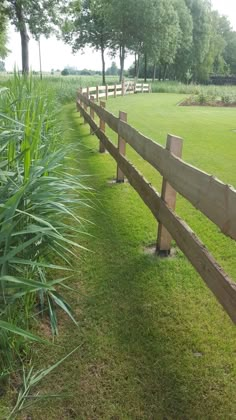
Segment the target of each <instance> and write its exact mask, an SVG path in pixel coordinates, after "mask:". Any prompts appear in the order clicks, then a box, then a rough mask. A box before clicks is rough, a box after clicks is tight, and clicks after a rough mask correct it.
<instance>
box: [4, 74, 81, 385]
mask: <svg viewBox="0 0 236 420" xmlns="http://www.w3.org/2000/svg"><path fill="white" fill-rule="evenodd" d="M45 86H46V85H45V84H41V83H40V82H39V81H36V80H34V79H33V78H32V77H29V78H27V79H26V78H22V77H20V76H19V75H18V74H17V73H16V74H15V75H14V77H13V78H11V79H10V81H9V82H8V84H7V86H5V87H1V88H0V148H1V153H0V270H1V272H0V313H1V321H0V370H1V378H2V379H3V378H5V377H6V376H7V375H8V374H9V373H10V372H12V371H13V370H14V369H15V366H16V363H17V360H18V359H21V360H22V358H24V357H25V355H26V354H27V345H26V344H25V338H29V339H31V340H32V339H36V337H35V336H34V335H32V333H30V332H29V330H30V328H32V327H34V323H35V319H37V315H41V317H42V316H44V317H47V318H48V319H49V320H50V324H51V330H52V334H53V335H55V334H57V332H58V326H57V312H56V308H57V307H60V308H61V309H62V310H64V311H65V312H66V314H67V315H68V316H69V317H70V318H71V319H72V320H73V321H74V322H75V323H76V320H75V319H74V316H73V313H72V310H71V307H70V305H69V304H68V303H67V302H66V301H65V299H64V297H63V292H61V290H63V288H68V285H67V283H65V282H66V280H68V279H69V277H70V276H71V271H72V268H71V260H72V258H73V257H74V256H75V254H76V253H77V249H78V248H79V245H78V235H79V233H80V232H81V231H83V222H82V221H81V220H79V219H78V217H77V216H76V215H75V212H74V209H75V207H77V206H78V205H79V204H83V195H84V193H85V188H83V186H82V185H81V183H80V178H79V176H78V175H75V174H73V176H72V175H71V174H70V170H69V168H67V164H66V162H67V159H66V155H67V152H68V149H67V148H66V147H65V145H63V144H62V140H61V138H62V134H63V133H62V132H61V131H60V129H59V125H58V119H57V113H56V111H55V110H56V108H58V103H57V102H56V101H55V92H54V91H53V90H52V91H51V93H50V89H45ZM60 273H61V274H60ZM58 285H59V286H60V293H59V292H58V289H57V286H58Z"/></svg>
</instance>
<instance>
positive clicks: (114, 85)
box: [114, 85, 116, 98]
mask: <svg viewBox="0 0 236 420" xmlns="http://www.w3.org/2000/svg"><path fill="white" fill-rule="evenodd" d="M114 98H116V85H114Z"/></svg>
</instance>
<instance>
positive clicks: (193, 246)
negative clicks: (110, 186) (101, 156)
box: [79, 105, 236, 323]
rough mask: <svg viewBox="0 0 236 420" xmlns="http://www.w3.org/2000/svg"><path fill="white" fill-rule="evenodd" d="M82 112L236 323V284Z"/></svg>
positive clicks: (85, 113)
mask: <svg viewBox="0 0 236 420" xmlns="http://www.w3.org/2000/svg"><path fill="white" fill-rule="evenodd" d="M79 106H80V105H79ZM81 113H82V114H83V116H84V118H86V120H87V122H88V123H89V124H90V125H91V126H92V128H93V131H94V132H96V135H97V137H98V138H99V140H100V141H101V142H102V143H103V144H104V146H105V148H106V149H107V150H108V152H109V153H110V154H111V155H112V157H113V158H114V159H115V160H116V162H117V163H118V165H119V167H120V168H121V170H122V171H123V173H124V174H125V176H126V177H127V178H128V180H129V182H130V184H131V185H132V186H133V187H134V189H135V190H136V191H137V192H138V194H139V195H140V197H141V198H142V199H143V201H144V203H145V204H146V205H147V206H148V208H149V209H150V210H151V212H152V214H153V215H154V217H155V218H156V219H157V220H158V221H159V222H160V223H163V225H165V226H166V227H167V229H168V231H169V232H170V234H171V235H172V237H173V238H174V239H175V241H176V243H177V245H178V246H179V248H180V249H181V250H182V251H183V252H184V254H185V255H186V257H187V258H188V260H189V261H190V262H191V264H192V265H193V267H194V268H195V269H196V271H197V272H198V273H199V274H200V276H201V277H202V279H203V280H204V281H205V283H206V285H207V286H208V287H209V288H210V290H211V291H212V292H213V293H214V295H215V296H216V298H217V299H218V301H219V302H220V304H221V305H222V306H223V308H224V309H225V311H226V312H227V313H228V315H229V316H230V318H231V319H232V321H233V322H234V323H236V284H235V283H234V282H233V281H232V280H231V279H230V277H229V276H228V275H227V274H226V273H225V272H224V271H223V269H222V268H221V267H220V266H219V265H218V264H217V262H216V261H215V259H214V257H213V256H212V255H211V254H210V253H209V252H208V250H207V249H206V247H205V246H204V245H203V244H202V242H201V241H200V240H199V238H198V237H197V236H196V235H195V234H194V232H193V231H192V230H191V229H190V227H189V226H188V225H187V224H186V223H185V222H184V221H183V220H181V219H180V218H179V217H178V216H176V215H175V213H174V212H173V211H172V210H171V209H169V208H168V206H167V205H166V204H165V202H164V201H163V200H162V199H161V197H160V196H159V194H158V193H157V191H156V190H155V189H154V188H153V187H152V186H151V184H150V183H149V182H148V181H146V179H145V178H144V177H143V176H142V175H141V174H140V173H139V171H138V170H137V169H136V168H135V167H134V166H133V165H132V164H131V163H130V162H129V161H128V160H127V159H126V157H125V156H122V155H121V154H120V153H119V151H118V149H117V148H116V146H115V145H114V144H113V143H112V142H111V141H110V140H109V138H108V137H107V136H106V134H105V133H103V132H102V131H101V130H100V129H99V127H98V126H97V125H96V123H95V122H94V121H93V120H92V119H91V118H90V116H89V115H88V113H87V112H86V111H84V109H83V108H82V107H81Z"/></svg>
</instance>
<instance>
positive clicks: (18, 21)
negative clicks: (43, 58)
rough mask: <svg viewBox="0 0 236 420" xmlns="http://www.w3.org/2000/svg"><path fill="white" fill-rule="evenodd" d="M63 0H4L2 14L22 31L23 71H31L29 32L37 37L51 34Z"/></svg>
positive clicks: (0, 6) (0, 11) (1, 6)
mask: <svg viewBox="0 0 236 420" xmlns="http://www.w3.org/2000/svg"><path fill="white" fill-rule="evenodd" d="M62 5H64V7H65V1H62V0H4V2H3V3H2V4H1V5H0V15H2V16H5V18H8V19H9V21H10V22H11V23H12V24H13V25H14V26H15V28H16V30H17V31H18V32H19V33H20V37H21V52H22V73H23V74H25V75H27V74H28V73H29V49H28V44H29V35H28V30H29V32H30V33H31V34H32V35H33V37H34V38H35V39H37V40H38V39H39V36H40V35H41V34H44V35H45V36H49V34H50V33H51V31H52V30H53V29H54V28H55V25H56V24H57V22H58V21H57V19H58V15H59V11H60V10H61V7H62Z"/></svg>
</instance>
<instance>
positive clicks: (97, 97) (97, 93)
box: [96, 86, 99, 102]
mask: <svg viewBox="0 0 236 420" xmlns="http://www.w3.org/2000/svg"><path fill="white" fill-rule="evenodd" d="M96 101H97V102H98V101H99V86H96Z"/></svg>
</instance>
